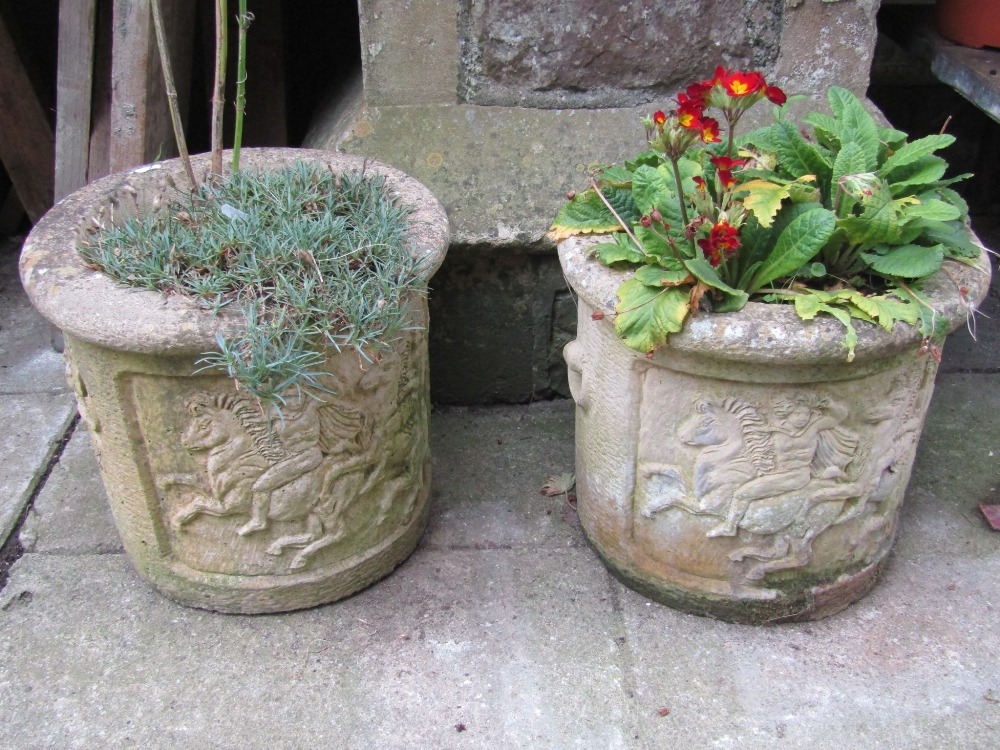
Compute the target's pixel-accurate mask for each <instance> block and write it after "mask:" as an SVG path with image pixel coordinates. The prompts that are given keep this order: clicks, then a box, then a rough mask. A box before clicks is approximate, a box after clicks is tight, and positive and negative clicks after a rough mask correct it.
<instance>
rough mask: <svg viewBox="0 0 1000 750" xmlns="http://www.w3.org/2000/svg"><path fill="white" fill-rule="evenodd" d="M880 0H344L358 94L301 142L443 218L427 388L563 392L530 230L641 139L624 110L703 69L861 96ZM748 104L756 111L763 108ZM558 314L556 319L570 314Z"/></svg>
mask: <svg viewBox="0 0 1000 750" xmlns="http://www.w3.org/2000/svg"><path fill="white" fill-rule="evenodd" d="M878 6H879V0H661V1H660V2H657V3H642V4H640V3H629V2H624V0H561V1H560V2H558V3H537V2H529V0H502V1H501V0H360V8H361V14H360V15H361V48H362V67H363V87H359V89H358V94H357V96H356V98H355V99H354V100H353V101H349V102H346V103H345V102H340V103H338V105H337V106H336V107H332V108H331V109H330V110H329V112H328V113H327V114H326V115H325V116H322V117H320V119H319V120H318V121H317V122H316V123H315V125H314V128H313V131H312V133H311V135H310V136H309V138H308V139H307V141H306V145H309V146H312V147H317V148H330V149H340V150H345V151H348V152H351V153H356V154H362V155H366V156H373V157H375V158H377V159H380V160H382V161H385V162H387V163H389V164H391V165H393V166H395V167H398V168H399V169H402V170H404V171H406V172H408V173H410V174H412V175H413V176H415V177H416V178H417V179H419V180H421V181H422V182H424V184H426V185H427V186H428V187H430V188H431V190H433V191H434V193H435V194H436V195H437V196H438V198H439V199H440V200H441V201H442V203H443V204H444V206H445V208H446V209H447V211H448V213H449V217H450V219H451V223H452V246H451V249H450V251H449V257H448V259H447V260H446V261H445V265H444V266H443V268H442V270H441V272H440V274H439V278H438V279H436V280H435V281H434V282H433V283H432V290H433V291H432V297H431V314H432V318H431V319H432V323H431V384H432V394H433V398H435V399H436V400H438V401H441V402H447V403H486V402H493V401H506V402H517V401H528V400H530V399H532V398H540V397H549V396H554V395H565V394H566V393H567V390H566V383H565V380H564V372H565V368H564V366H563V364H562V359H561V355H560V353H559V350H560V342H562V341H564V340H566V339H567V338H569V337H571V336H572V323H571V322H570V323H569V324H568V326H567V325H564V324H563V322H561V321H564V319H565V317H566V316H565V315H564V314H563V312H564V308H566V306H567V305H572V298H571V297H569V296H567V292H566V287H565V285H564V284H563V283H562V275H561V272H560V269H559V266H558V262H557V260H556V257H555V253H554V248H553V247H552V245H551V243H550V242H549V241H548V240H547V239H546V238H545V231H546V229H547V228H548V226H549V224H550V222H551V219H552V217H553V216H554V215H555V212H556V211H557V210H558V208H559V205H560V203H561V202H562V200H563V197H564V195H565V193H566V192H567V191H568V190H579V189H582V188H583V187H585V186H586V184H587V183H586V173H587V168H588V166H589V165H593V164H602V163H603V164H607V163H613V162H616V161H620V160H622V159H624V158H626V157H627V156H629V155H631V154H634V153H635V152H636V151H637V150H639V149H641V148H642V146H643V145H644V143H643V130H642V127H641V125H640V124H639V120H640V118H641V117H642V116H643V115H647V114H649V112H650V110H651V109H653V108H663V109H667V108H668V107H669V99H670V98H671V97H672V96H673V95H674V94H675V93H676V91H677V90H679V89H680V88H682V87H683V86H684V85H686V83H688V82H689V81H691V80H693V79H696V78H702V77H706V76H709V75H711V73H712V72H713V70H714V69H715V66H716V65H717V64H723V65H726V66H729V67H753V68H759V69H762V70H763V71H764V72H765V74H766V75H767V77H768V79H769V80H773V81H775V82H776V83H778V84H779V85H781V86H782V87H783V88H785V89H786V90H787V91H789V92H790V93H804V94H808V95H810V97H811V99H812V101H811V102H804V103H803V104H802V106H803V107H804V106H809V107H811V106H813V105H815V104H817V103H820V102H821V101H822V97H823V92H824V91H825V89H826V88H827V87H828V86H830V85H832V84H836V85H839V86H844V87H846V88H849V89H852V90H853V91H854V92H855V93H857V94H859V95H864V93H865V90H866V89H867V86H868V75H869V68H870V63H871V58H872V55H873V51H874V46H875V38H876V27H875V13H876V11H877V10H878ZM761 111H762V112H763V110H761ZM570 320H572V316H570Z"/></svg>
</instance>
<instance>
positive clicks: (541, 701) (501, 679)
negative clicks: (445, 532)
mask: <svg viewBox="0 0 1000 750" xmlns="http://www.w3.org/2000/svg"><path fill="white" fill-rule="evenodd" d="M610 585H611V584H610V579H609V577H608V576H607V575H606V574H605V573H604V572H603V570H602V569H601V567H600V565H599V564H598V563H596V561H595V560H594V558H593V557H592V555H591V554H590V553H589V551H588V550H584V549H566V550H544V551H539V552H527V551H523V550H520V551H516V552H514V551H509V550H484V551H479V550H477V551H449V552H444V551H440V550H420V551H418V552H417V553H416V554H415V555H414V556H413V557H412V558H411V560H410V561H409V562H408V563H406V564H405V565H404V566H403V567H402V568H400V569H399V570H398V571H397V572H396V573H395V574H394V575H393V576H392V577H391V578H390V579H388V580H386V581H385V582H383V583H382V584H380V585H378V586H375V587H373V588H371V589H369V590H368V591H366V592H364V593H362V594H360V595H358V596H355V597H353V598H351V599H349V600H347V601H345V602H343V603H340V604H336V605H331V606H327V607H321V608H318V609H315V610H311V611H306V612H299V613H293V614H289V615H282V616H277V617H275V616H263V617H227V616H221V615H213V614H210V613H207V612H201V611H198V610H191V609H185V608H182V607H180V606H177V605H175V604H172V603H171V602H169V601H167V600H165V599H164V598H162V597H160V596H158V595H157V594H155V593H153V592H152V591H150V590H149V589H147V587H146V586H145V585H144V584H142V583H141V582H140V581H139V580H138V579H137V577H136V576H135V575H134V573H133V572H132V571H131V569H130V568H129V567H128V564H127V562H126V560H125V558H124V556H122V555H88V556H80V557H62V556H57V555H37V554H33V555H28V556H26V557H24V558H22V560H21V561H19V562H18V563H17V565H16V567H15V568H14V570H13V571H12V577H11V580H10V583H9V584H8V586H7V588H6V590H5V591H4V592H3V603H2V610H0V738H3V741H4V745H5V746H6V747H24V748H28V747H58V748H63V747H66V748H70V747H72V748H76V747H80V748H91V747H116V748H125V747H133V746H134V747H145V748H169V749H170V750H182V749H184V748H192V749H195V748H196V749H198V750H202V749H203V748H240V749H242V748H245V747H267V748H289V749H292V748H294V749H298V748H303V747H321V746H326V745H331V746H337V747H343V748H351V749H353V748H357V749H358V750H361V749H365V750H367V749H368V748H372V747H379V748H414V747H434V748H468V747H532V748H566V747H580V748H594V750H605V748H625V747H629V746H630V745H629V744H628V743H629V738H630V737H631V736H633V735H632V734H631V733H632V729H631V726H630V719H629V716H628V698H627V696H626V694H625V688H624V685H623V671H622V667H621V649H620V647H619V645H618V643H617V638H618V637H619V635H620V633H619V630H618V627H619V623H618V619H617V617H615V615H614V612H613V611H612V607H611V604H610V603H609V598H608V594H609V586H610ZM463 727H464V729H462V728H463Z"/></svg>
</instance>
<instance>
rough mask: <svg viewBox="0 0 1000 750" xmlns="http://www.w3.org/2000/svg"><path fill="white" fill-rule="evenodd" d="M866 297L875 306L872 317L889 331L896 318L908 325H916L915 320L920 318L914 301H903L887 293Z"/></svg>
mask: <svg viewBox="0 0 1000 750" xmlns="http://www.w3.org/2000/svg"><path fill="white" fill-rule="evenodd" d="M866 299H867V300H868V301H869V302H870V303H871V304H872V306H873V307H874V308H875V313H874V314H873V315H872V317H873V318H875V319H876V320H878V323H879V325H880V326H882V327H883V328H884V329H885V330H886V331H888V332H890V333H891V332H892V327H893V325H895V323H896V321H897V320H901V321H903V322H904V323H909V324H910V325H916V324H917V321H918V320H920V312H919V311H918V310H917V305H916V303H915V302H904V301H902V300H899V299H896V298H894V297H890V296H888V295H880V296H877V297H867V298H866Z"/></svg>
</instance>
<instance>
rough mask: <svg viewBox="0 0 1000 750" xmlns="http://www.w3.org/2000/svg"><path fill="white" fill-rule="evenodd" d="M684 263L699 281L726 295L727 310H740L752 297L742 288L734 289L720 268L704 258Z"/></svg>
mask: <svg viewBox="0 0 1000 750" xmlns="http://www.w3.org/2000/svg"><path fill="white" fill-rule="evenodd" d="M684 265H685V266H686V267H687V270H689V271H690V272H691V274H692V275H693V276H694V277H695V278H696V279H698V281H700V282H701V283H703V284H705V285H706V286H710V287H712V289H717V290H718V291H720V292H722V293H723V294H724V295H725V296H726V298H727V301H726V309H727V310H739V309H741V308H742V307H743V306H744V305H745V304H746V303H747V300H749V299H750V295H749V294H747V293H746V292H744V291H743V290H742V289H733V287H731V286H729V284H727V283H726V282H725V281H723V280H722V277H721V276H720V275H719V272H718V270H717V269H716V268H715V267H714V266H713V265H712V264H711V263H709V262H708V261H707V260H705V259H704V258H692V259H691V260H686V261H684Z"/></svg>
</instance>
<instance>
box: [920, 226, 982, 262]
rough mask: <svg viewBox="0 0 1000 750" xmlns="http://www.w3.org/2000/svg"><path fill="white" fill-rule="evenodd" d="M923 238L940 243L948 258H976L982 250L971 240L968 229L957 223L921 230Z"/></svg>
mask: <svg viewBox="0 0 1000 750" xmlns="http://www.w3.org/2000/svg"><path fill="white" fill-rule="evenodd" d="M922 234H923V236H924V238H926V239H928V240H930V241H931V242H937V243H940V245H941V246H942V247H943V248H944V253H945V255H947V256H948V257H950V258H978V257H979V255H980V254H981V253H982V248H981V247H980V246H979V245H977V244H976V243H975V242H973V240H972V233H971V232H969V229H968V227H966V226H965V224H963V223H962V222H959V221H949V222H940V223H935V224H934V225H932V226H928V227H926V228H924V230H923V233H922Z"/></svg>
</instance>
